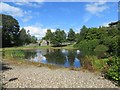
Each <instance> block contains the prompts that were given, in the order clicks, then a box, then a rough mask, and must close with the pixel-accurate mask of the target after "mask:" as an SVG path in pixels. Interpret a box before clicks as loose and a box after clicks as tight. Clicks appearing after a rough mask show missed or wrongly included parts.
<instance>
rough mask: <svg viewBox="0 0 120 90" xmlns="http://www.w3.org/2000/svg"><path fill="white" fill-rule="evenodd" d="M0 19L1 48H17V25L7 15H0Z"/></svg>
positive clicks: (14, 20) (16, 22)
mask: <svg viewBox="0 0 120 90" xmlns="http://www.w3.org/2000/svg"><path fill="white" fill-rule="evenodd" d="M0 17H2V21H1V22H2V47H9V46H17V45H18V33H19V27H20V26H19V23H18V21H17V20H16V19H15V18H13V17H12V16H9V15H4V14H0Z"/></svg>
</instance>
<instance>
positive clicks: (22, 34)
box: [19, 28, 28, 45]
mask: <svg viewBox="0 0 120 90" xmlns="http://www.w3.org/2000/svg"><path fill="white" fill-rule="evenodd" d="M19 35H20V36H19V37H20V43H21V45H24V44H26V41H27V38H28V36H27V33H26V30H25V29H24V28H22V29H21V30H20V33H19Z"/></svg>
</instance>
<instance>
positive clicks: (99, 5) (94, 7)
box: [85, 2, 109, 15]
mask: <svg viewBox="0 0 120 90" xmlns="http://www.w3.org/2000/svg"><path fill="white" fill-rule="evenodd" d="M105 3H106V2H96V3H90V4H87V5H86V6H85V10H86V11H88V12H89V13H91V14H94V15H99V13H102V12H103V11H105V10H107V9H108V8H109V7H108V6H107V5H106V4H105Z"/></svg>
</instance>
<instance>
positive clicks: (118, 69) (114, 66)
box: [106, 57, 120, 86]
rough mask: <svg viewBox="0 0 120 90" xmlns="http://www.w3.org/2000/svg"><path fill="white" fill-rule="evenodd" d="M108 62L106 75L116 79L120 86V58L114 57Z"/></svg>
mask: <svg viewBox="0 0 120 90" xmlns="http://www.w3.org/2000/svg"><path fill="white" fill-rule="evenodd" d="M107 63H108V65H109V69H108V71H107V72H106V77H107V78H108V79H111V80H113V81H115V82H116V83H117V84H118V85H119V86H120V58H118V57H113V58H111V59H109V61H108V62H107Z"/></svg>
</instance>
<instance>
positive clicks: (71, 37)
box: [67, 28, 75, 42]
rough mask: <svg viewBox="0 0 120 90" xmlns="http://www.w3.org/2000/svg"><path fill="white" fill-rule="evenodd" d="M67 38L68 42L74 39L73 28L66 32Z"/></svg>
mask: <svg viewBox="0 0 120 90" xmlns="http://www.w3.org/2000/svg"><path fill="white" fill-rule="evenodd" d="M67 40H68V41H69V42H74V41H75V32H74V31H73V29H72V28H71V29H70V31H69V32H68V38H67Z"/></svg>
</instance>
